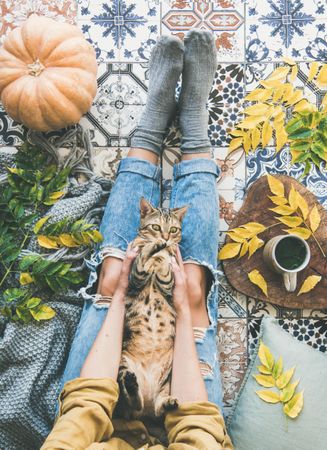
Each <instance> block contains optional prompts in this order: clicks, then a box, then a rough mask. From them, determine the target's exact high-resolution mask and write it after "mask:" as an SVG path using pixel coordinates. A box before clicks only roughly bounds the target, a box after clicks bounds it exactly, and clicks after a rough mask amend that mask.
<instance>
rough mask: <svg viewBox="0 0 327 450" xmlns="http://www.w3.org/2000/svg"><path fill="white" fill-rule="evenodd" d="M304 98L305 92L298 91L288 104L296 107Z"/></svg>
mask: <svg viewBox="0 0 327 450" xmlns="http://www.w3.org/2000/svg"><path fill="white" fill-rule="evenodd" d="M302 98H303V92H302V91H300V90H298V89H297V90H296V91H295V92H294V93H293V95H292V96H291V97H290V98H289V99H288V101H287V104H288V105H294V104H295V103H297V102H299V101H300V100H302Z"/></svg>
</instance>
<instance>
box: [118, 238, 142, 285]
mask: <svg viewBox="0 0 327 450" xmlns="http://www.w3.org/2000/svg"><path fill="white" fill-rule="evenodd" d="M138 251H139V248H138V247H134V248H132V244H131V243H129V244H128V247H127V250H126V255H125V258H124V261H123V265H122V269H121V273H120V277H119V283H118V285H119V287H121V288H124V289H127V287H128V283H129V278H128V277H129V274H130V272H131V268H132V265H133V262H134V259H135V258H136V257H137V255H138Z"/></svg>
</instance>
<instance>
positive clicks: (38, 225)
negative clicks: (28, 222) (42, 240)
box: [33, 216, 50, 234]
mask: <svg viewBox="0 0 327 450" xmlns="http://www.w3.org/2000/svg"><path fill="white" fill-rule="evenodd" d="M49 219H50V216H44V217H41V219H39V220H38V221H37V222H36V224H35V225H34V228H33V231H34V233H35V234H37V233H38V232H39V231H40V229H41V228H42V226H43V225H44V224H45V222H46V221H47V220H49Z"/></svg>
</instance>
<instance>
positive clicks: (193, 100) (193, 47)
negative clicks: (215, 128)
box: [179, 30, 217, 153]
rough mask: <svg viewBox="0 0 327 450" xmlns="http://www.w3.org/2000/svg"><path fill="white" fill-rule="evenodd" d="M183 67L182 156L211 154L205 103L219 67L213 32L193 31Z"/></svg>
mask: <svg viewBox="0 0 327 450" xmlns="http://www.w3.org/2000/svg"><path fill="white" fill-rule="evenodd" d="M184 45H185V51H184V68H183V75H182V90H181V94H180V98H179V110H180V126H181V130H182V135H183V137H182V145H181V150H182V153H204V152H210V151H211V143H210V140H209V138H208V120H209V113H208V111H207V108H206V103H207V100H208V97H209V93H210V89H211V86H212V82H213V78H214V75H215V71H216V68H217V50H216V46H215V39H214V36H213V34H212V33H210V32H207V31H197V30H191V31H190V32H189V33H188V34H187V35H186V37H185V39H184Z"/></svg>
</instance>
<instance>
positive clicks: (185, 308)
mask: <svg viewBox="0 0 327 450" xmlns="http://www.w3.org/2000/svg"><path fill="white" fill-rule="evenodd" d="M175 310H176V320H183V321H185V320H189V321H192V316H191V309H190V305H189V303H188V302H185V303H183V304H182V305H179V306H178V307H175Z"/></svg>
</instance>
